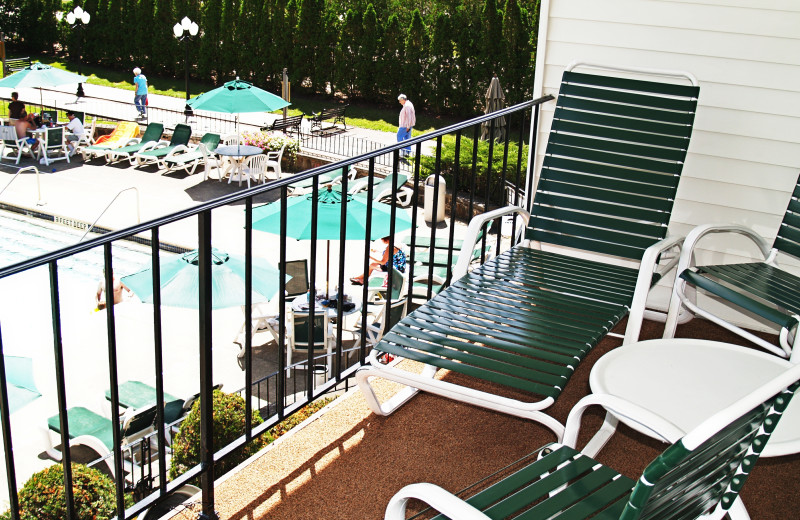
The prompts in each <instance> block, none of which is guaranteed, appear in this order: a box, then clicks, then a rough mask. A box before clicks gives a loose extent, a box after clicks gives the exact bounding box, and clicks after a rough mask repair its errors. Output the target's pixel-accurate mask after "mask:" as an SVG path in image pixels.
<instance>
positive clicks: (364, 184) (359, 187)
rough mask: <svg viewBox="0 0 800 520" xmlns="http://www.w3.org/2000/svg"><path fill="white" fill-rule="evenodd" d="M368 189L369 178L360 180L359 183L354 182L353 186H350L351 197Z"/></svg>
mask: <svg viewBox="0 0 800 520" xmlns="http://www.w3.org/2000/svg"><path fill="white" fill-rule="evenodd" d="M368 187H369V177H364V178H363V179H358V180H357V181H355V182H353V184H352V185H350V190H349V191H350V195H355V194H356V193H358V192H361V191H367V188H368Z"/></svg>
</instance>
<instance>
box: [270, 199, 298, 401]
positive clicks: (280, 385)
mask: <svg viewBox="0 0 800 520" xmlns="http://www.w3.org/2000/svg"><path fill="white" fill-rule="evenodd" d="M287 202H288V191H287V189H286V186H284V187H282V188H281V196H280V199H278V201H277V203H278V204H280V205H281V206H280V214H281V216H280V221H281V224H280V226H281V234H280V237H279V238H278V258H279V260H278V268H279V272H280V280H279V283H278V288H279V289H278V377H277V380H276V381H275V385H276V387H275V413H276V414H278V415H279V416H281V417H282V416H283V407H284V406H285V405H286V399H285V397H284V388H285V386H284V385H285V383H286V362H285V361H284V352H286V342H287V338H286V318H287V316H286V211H287V208H286V204H287ZM292 330H294V328H292ZM267 391H269V385H267Z"/></svg>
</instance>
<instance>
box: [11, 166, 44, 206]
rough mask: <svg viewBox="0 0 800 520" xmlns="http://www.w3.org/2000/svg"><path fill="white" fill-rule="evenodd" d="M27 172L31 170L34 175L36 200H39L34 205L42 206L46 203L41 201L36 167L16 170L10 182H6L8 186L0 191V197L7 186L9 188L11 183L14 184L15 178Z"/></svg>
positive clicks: (40, 187)
mask: <svg viewBox="0 0 800 520" xmlns="http://www.w3.org/2000/svg"><path fill="white" fill-rule="evenodd" d="M27 170H33V171H34V173H36V193H37V195H38V198H39V200H37V201H36V205H37V206H44V205H45V204H47V203H46V202H44V201H43V200H42V184H41V182H39V168H37V167H36V166H26V167H24V168H20V169H19V170H17V173H15V174H14V176H13V177H11V180H10V181H8V184H6V185H5V186H4V187H3V189H2V190H0V195H2V194H3V192H5V191H6V189H7V188H8V187H9V186H11V183H12V182H14V181H15V180H16V179H17V177H19V174H20V173H22V172H24V171H27Z"/></svg>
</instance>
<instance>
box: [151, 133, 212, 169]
mask: <svg viewBox="0 0 800 520" xmlns="http://www.w3.org/2000/svg"><path fill="white" fill-rule="evenodd" d="M219 141H220V137H219V134H213V133H211V132H208V133H206V134H205V135H203V137H202V138H201V139H200V142H199V143H198V144H197V146H195V147H194V148H189V146H188V145H185V144H184V145H178V146H175V147H174V148H173V149H172V150H170V151H169V152H168V153H167V154H166V155H165V156H163V157H160V158H158V159H156V162H157V164H158V168H159V169H161V170H167V171H171V170H172V169H183V170H184V171H186V173H187V174H189V175H193V174H194V171H195V170H196V169H197V167H198V166H199V165H201V164H202V165H203V166H204V167H205V173H204V176H205V178H204V180H206V179H208V163H209V161H214V162H215V163H216V165H217V170H219V169H220V164H219V162H218V161H217V158H216V157H217V156H216V155H215V154H214V150H216V149H217V146H219ZM145 153H147V152H145Z"/></svg>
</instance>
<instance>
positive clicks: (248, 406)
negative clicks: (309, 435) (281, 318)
mask: <svg viewBox="0 0 800 520" xmlns="http://www.w3.org/2000/svg"><path fill="white" fill-rule="evenodd" d="M252 329H253V197H247V199H246V200H245V206H244V384H245V393H244V395H245V403H244V410H245V412H244V434H245V436H246V438H247V441H248V442H250V440H252V438H253V434H252V431H251V429H252V427H253V424H252V422H253V417H252V416H253V408H252V407H253V404H252V399H251V397H252V395H253V389H252V388H251V385H252V384H253V358H252V355H253V334H252Z"/></svg>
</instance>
